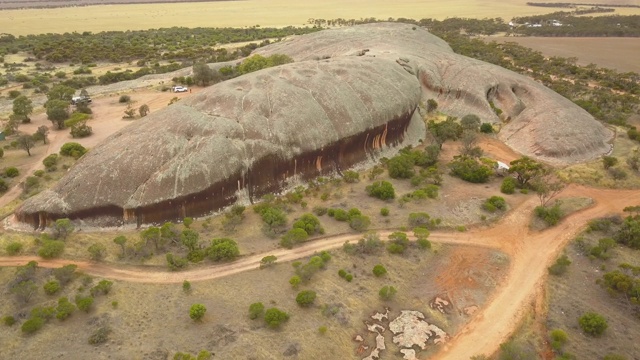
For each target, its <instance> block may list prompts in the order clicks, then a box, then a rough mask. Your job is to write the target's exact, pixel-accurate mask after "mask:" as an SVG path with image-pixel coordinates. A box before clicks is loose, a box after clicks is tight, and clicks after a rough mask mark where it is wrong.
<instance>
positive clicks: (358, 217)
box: [327, 208, 371, 231]
mask: <svg viewBox="0 0 640 360" xmlns="http://www.w3.org/2000/svg"><path fill="white" fill-rule="evenodd" d="M327 215H329V217H332V218H334V219H336V220H338V221H345V222H348V223H349V227H351V228H352V229H353V230H356V231H365V230H367V229H368V228H369V225H371V219H369V217H368V216H366V215H362V212H361V211H360V209H357V208H351V209H349V211H346V210H344V209H339V208H331V209H329V210H328V211H327Z"/></svg>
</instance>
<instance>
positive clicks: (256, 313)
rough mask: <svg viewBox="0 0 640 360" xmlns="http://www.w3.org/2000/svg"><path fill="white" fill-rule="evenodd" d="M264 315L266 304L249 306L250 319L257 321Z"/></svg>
mask: <svg viewBox="0 0 640 360" xmlns="http://www.w3.org/2000/svg"><path fill="white" fill-rule="evenodd" d="M262 314H264V304H262V303H261V302H257V303H253V304H251V305H249V319H251V320H255V319H257V318H259V317H260V316H262Z"/></svg>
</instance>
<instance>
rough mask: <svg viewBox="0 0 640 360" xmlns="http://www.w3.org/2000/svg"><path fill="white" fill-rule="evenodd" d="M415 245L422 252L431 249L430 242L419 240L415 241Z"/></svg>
mask: <svg viewBox="0 0 640 360" xmlns="http://www.w3.org/2000/svg"><path fill="white" fill-rule="evenodd" d="M416 244H417V245H418V247H419V248H420V249H423V250H426V249H431V241H429V240H427V239H424V238H419V239H417V240H416Z"/></svg>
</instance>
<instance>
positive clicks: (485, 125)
mask: <svg viewBox="0 0 640 360" xmlns="http://www.w3.org/2000/svg"><path fill="white" fill-rule="evenodd" d="M480 132H483V133H485V134H491V133H493V126H492V125H491V124H489V123H482V125H480Z"/></svg>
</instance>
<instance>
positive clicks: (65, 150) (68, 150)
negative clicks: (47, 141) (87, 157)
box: [45, 142, 87, 166]
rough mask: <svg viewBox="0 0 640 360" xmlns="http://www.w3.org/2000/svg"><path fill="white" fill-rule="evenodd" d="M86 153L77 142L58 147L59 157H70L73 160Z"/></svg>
mask: <svg viewBox="0 0 640 360" xmlns="http://www.w3.org/2000/svg"><path fill="white" fill-rule="evenodd" d="M86 153H87V149H86V148H85V147H84V146H82V145H80V144H78V143H77V142H68V143H65V144H64V145H62V147H60V155H62V156H71V157H73V158H74V159H78V158H80V157H81V156H82V155H84V154H86ZM45 166H46V165H45Z"/></svg>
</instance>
